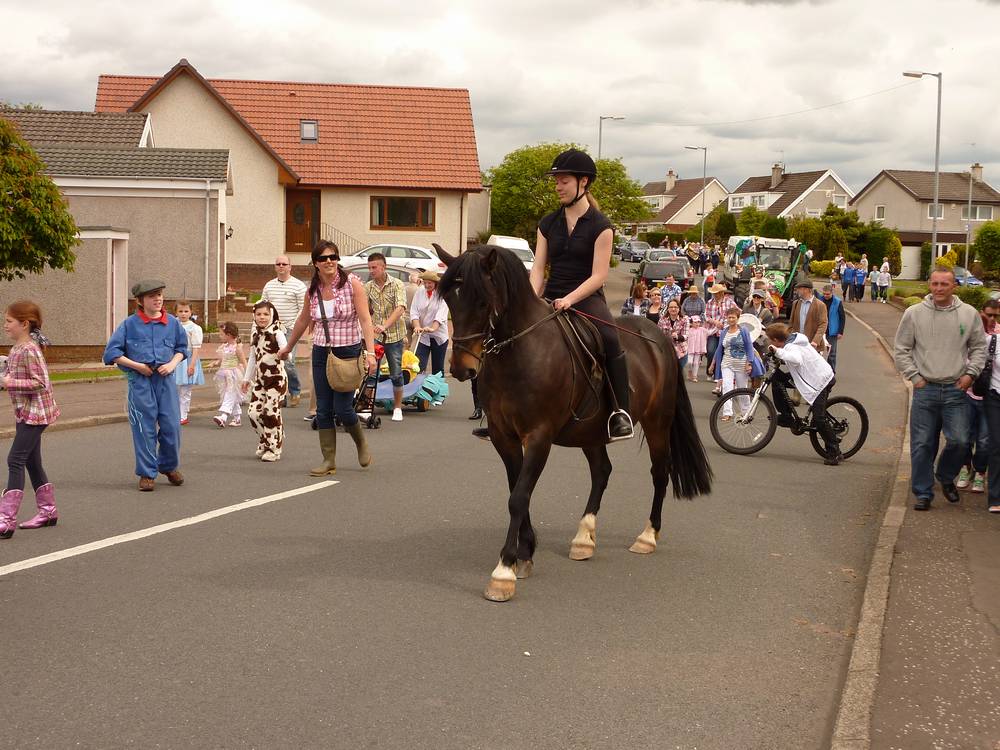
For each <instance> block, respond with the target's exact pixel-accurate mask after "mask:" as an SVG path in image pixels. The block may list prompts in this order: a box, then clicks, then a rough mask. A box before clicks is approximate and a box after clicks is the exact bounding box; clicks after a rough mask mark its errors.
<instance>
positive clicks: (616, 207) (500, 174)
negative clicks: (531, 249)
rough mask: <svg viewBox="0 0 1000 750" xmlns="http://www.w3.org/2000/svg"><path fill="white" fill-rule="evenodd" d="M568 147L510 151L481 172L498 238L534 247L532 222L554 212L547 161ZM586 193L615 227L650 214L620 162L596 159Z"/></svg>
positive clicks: (541, 146)
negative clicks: (508, 237)
mask: <svg viewBox="0 0 1000 750" xmlns="http://www.w3.org/2000/svg"><path fill="white" fill-rule="evenodd" d="M571 147H572V146H571V145H570V144H564V143H542V144H539V145H537V146H523V147H521V148H519V149H516V150H514V151H511V152H510V153H509V154H507V156H505V157H504V159H503V161H502V162H501V163H500V164H499V165H498V166H496V167H494V168H493V169H491V170H490V171H489V172H488V173H487V181H488V182H489V183H491V184H492V185H493V191H492V197H491V214H490V221H491V226H492V227H493V230H494V231H495V232H496V233H498V234H507V235H512V236H516V237H523V238H524V239H526V240H528V242H530V243H532V244H534V242H535V236H536V230H537V228H538V221H539V219H541V218H542V217H543V216H544V215H545V214H547V213H549V212H551V211H555V210H556V209H558V208H559V199H558V198H557V197H556V194H555V190H553V189H552V182H551V180H550V179H549V178H548V177H547V176H546V175H545V173H546V172H547V171H548V170H549V167H551V166H552V161H553V159H555V158H556V156H557V155H558V154H559V153H561V152H562V151H565V150H566V149H568V148H571ZM597 175H598V176H597V180H596V181H595V182H594V187H593V189H592V191H591V192H592V193H593V195H594V197H595V198H596V199H597V200H598V201H599V202H600V204H601V210H602V211H603V212H604V213H605V214H606V215H607V217H608V218H609V219H611V222H612V223H613V224H615V225H621V224H634V223H638V222H642V221H645V220H646V219H649V218H651V217H652V215H653V211H652V208H651V207H650V206H649V204H648V203H646V201H644V200H643V199H642V187H641V186H640V185H639V183H638V182H636V181H635V180H632V179H631V178H629V176H628V174H627V173H626V171H625V166H624V165H623V164H622V163H621V160H620V159H601V160H600V161H599V162H598V163H597Z"/></svg>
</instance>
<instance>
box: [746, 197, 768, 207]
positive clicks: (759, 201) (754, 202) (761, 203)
mask: <svg viewBox="0 0 1000 750" xmlns="http://www.w3.org/2000/svg"><path fill="white" fill-rule="evenodd" d="M750 205H751V206H753V207H754V208H767V196H766V195H752V196H750Z"/></svg>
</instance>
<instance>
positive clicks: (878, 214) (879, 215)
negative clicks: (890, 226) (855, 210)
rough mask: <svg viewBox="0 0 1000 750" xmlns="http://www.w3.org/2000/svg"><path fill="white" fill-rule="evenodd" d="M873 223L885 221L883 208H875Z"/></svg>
mask: <svg viewBox="0 0 1000 750" xmlns="http://www.w3.org/2000/svg"><path fill="white" fill-rule="evenodd" d="M875 221H885V206H875Z"/></svg>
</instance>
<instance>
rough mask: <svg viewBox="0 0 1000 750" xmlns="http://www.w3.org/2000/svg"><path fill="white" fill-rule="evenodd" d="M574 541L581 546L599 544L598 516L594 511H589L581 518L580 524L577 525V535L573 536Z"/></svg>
mask: <svg viewBox="0 0 1000 750" xmlns="http://www.w3.org/2000/svg"><path fill="white" fill-rule="evenodd" d="M572 543H573V544H574V545H577V546H581V547H596V546H597V516H595V515H594V514H593V513H587V514H586V515H585V516H584V517H583V518H581V519H580V525H579V526H578V527H577V531H576V536H575V537H573V542H572Z"/></svg>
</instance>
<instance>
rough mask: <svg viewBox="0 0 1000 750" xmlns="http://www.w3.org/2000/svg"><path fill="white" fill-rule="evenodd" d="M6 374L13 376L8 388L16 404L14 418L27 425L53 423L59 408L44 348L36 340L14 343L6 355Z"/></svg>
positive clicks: (11, 398) (12, 400) (12, 401)
mask: <svg viewBox="0 0 1000 750" xmlns="http://www.w3.org/2000/svg"><path fill="white" fill-rule="evenodd" d="M7 374H8V375H10V377H11V378H12V380H11V384H10V385H9V386H8V388H7V390H8V391H9V392H10V400H11V403H13V404H14V420H15V421H16V422H24V423H25V424H52V423H53V422H55V421H56V419H57V418H58V417H59V407H58V406H56V400H55V399H54V398H53V397H52V384H51V383H50V382H49V371H48V368H47V367H46V366H45V357H43V356H42V350H41V349H39V348H38V345H37V344H36V343H35V342H34V341H29V342H27V343H24V344H15V345H14V346H12V347H11V349H10V354H9V355H8V357H7Z"/></svg>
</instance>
